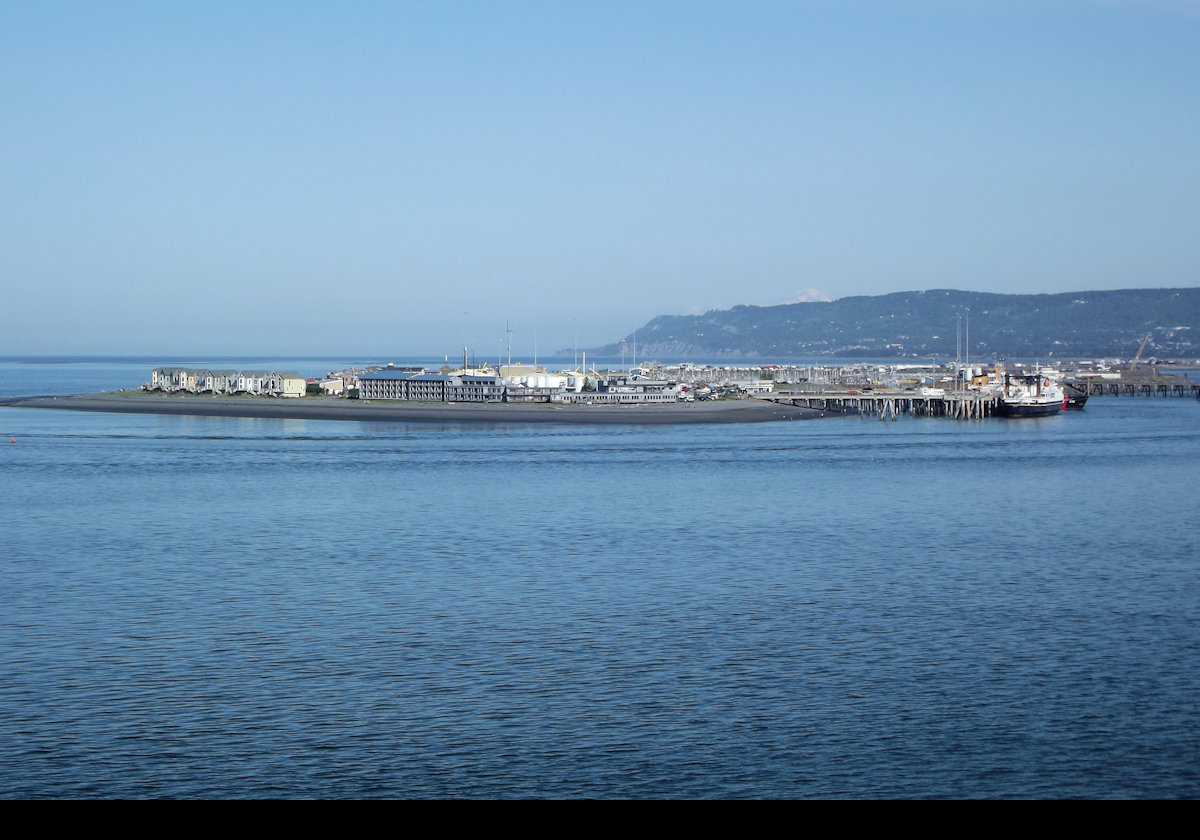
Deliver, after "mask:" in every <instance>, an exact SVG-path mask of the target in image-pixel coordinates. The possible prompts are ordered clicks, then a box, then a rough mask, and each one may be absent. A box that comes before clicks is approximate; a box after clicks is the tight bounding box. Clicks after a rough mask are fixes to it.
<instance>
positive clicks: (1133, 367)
mask: <svg viewBox="0 0 1200 840" xmlns="http://www.w3.org/2000/svg"><path fill="white" fill-rule="evenodd" d="M1149 340H1150V333H1146V337H1145V338H1143V339H1142V345H1141V346H1140V347H1138V351H1137V355H1136V356H1134V357H1133V361H1132V362H1130V363H1129V372H1130V373H1133V372H1135V371H1136V370H1137V369H1138V366H1137V365H1138V359H1140V358H1142V352H1143V351H1144V350H1145V349H1146V342H1148V341H1149Z"/></svg>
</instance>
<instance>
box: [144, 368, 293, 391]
mask: <svg viewBox="0 0 1200 840" xmlns="http://www.w3.org/2000/svg"><path fill="white" fill-rule="evenodd" d="M307 386H308V383H307V381H306V380H305V379H304V377H303V376H301V375H300V374H298V373H294V372H292V371H287V372H285V373H279V372H276V371H267V370H207V369H203V368H200V369H197V368H169V367H162V368H155V369H154V370H153V371H152V372H151V374H150V382H149V383H148V384H146V385H143V386H142V387H143V388H144V389H145V390H147V391H166V392H168V393H185V394H252V395H254V396H262V397H303V396H304V394H305V391H306V389H307Z"/></svg>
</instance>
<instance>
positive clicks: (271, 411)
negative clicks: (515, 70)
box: [2, 391, 825, 425]
mask: <svg viewBox="0 0 1200 840" xmlns="http://www.w3.org/2000/svg"><path fill="white" fill-rule="evenodd" d="M2 404H3V405H8V406H15V407H20V408H51V409H65V410H68V411H102V412H112V413H118V414H186V415H199V416H204V417H261V418H278V419H288V420H351V421H358V422H387V423H480V422H483V423H591V424H602V425H605V424H633V425H690V424H697V423H766V422H773V421H779V420H808V419H812V418H816V417H823V416H825V413H824V412H822V411H819V410H816V409H809V408H802V407H799V406H791V405H780V404H778V403H774V402H771V401H769V400H761V399H752V398H751V399H742V400H713V401H703V402H694V403H677V404H666V405H663V404H658V405H570V404H563V403H422V402H400V401H389V400H347V399H340V398H336V397H302V398H299V399H286V398H282V397H210V396H198V395H191V394H189V395H174V394H172V395H167V394H147V393H144V392H140V391H125V392H114V393H103V394H77V395H72V396H58V397H53V396H41V397H24V398H8V399H5V400H3V401H2Z"/></svg>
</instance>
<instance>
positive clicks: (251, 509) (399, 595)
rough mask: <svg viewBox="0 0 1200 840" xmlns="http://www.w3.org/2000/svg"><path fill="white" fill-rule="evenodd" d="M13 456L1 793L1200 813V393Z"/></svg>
mask: <svg viewBox="0 0 1200 840" xmlns="http://www.w3.org/2000/svg"><path fill="white" fill-rule="evenodd" d="M348 361H352V360H348ZM335 363H336V360H334V361H331V362H330V363H328V364H327V363H325V362H324V361H321V362H318V363H317V364H316V365H315V367H314V366H312V365H309V367H311V368H313V369H312V371H311V372H313V373H320V372H323V371H324V370H325V369H327V368H328V367H331V366H334V364H335ZM23 364H24V365H25V367H21V365H23ZM154 364H156V362H154V361H151V362H150V363H149V365H147V364H146V363H144V362H142V361H136V360H134V361H129V360H94V361H87V362H84V361H77V362H72V363H67V362H61V361H60V362H57V363H46V365H48V367H47V368H46V370H47V372H48V375H50V376H52V377H61V378H62V379H63V380H64V381H66V382H68V383H69V382H77V383H78V384H79V387H64V388H62V389H59V390H57V392H60V393H67V392H71V391H86V390H95V389H96V388H97V387H105V386H104V385H99V386H96V385H93V384H91V383H97V382H99V383H110V384H108V385H107V387H119V386H121V385H136V384H137V383H139V382H141V381H143V380H144V379H145V378H146V377H147V376H148V370H149V367H152V366H154ZM71 365H78V366H79V369H78V370H76V371H75V372H74V373H75V374H77V375H75V378H74V379H72V376H73V374H72V371H71V370H64V368H70V367H71ZM226 366H232V365H226ZM280 366H281V367H282V366H283V365H280ZM27 367H29V365H27V364H25V363H23V362H16V361H12V360H9V361H0V393H9V394H11V393H18V392H20V391H19V390H18V389H19V388H22V387H25V386H24V385H20V384H17V385H13V386H12V388H13V390H5V389H4V387H3V383H5V382H10V383H12V382H17V383H20V382H22V381H24V380H22V377H23V376H24V373H23V372H22V371H24V370H25V368H27ZM287 367H288V368H289V369H300V370H301V371H302V372H308V368H306V367H303V366H302V365H301V364H300V363H299V361H297V360H293V363H292V364H289V365H287ZM51 368H53V370H51ZM130 371H137V373H136V374H135V375H134V376H133V377H132V379H131V378H130V376H129V375H128V374H129V372H130ZM122 377H123V378H122ZM44 379H45V376H43V380H44ZM43 392H54V391H46V390H39V389H36V388H35V389H33V390H30V391H26V393H43ZM0 435H2V437H0V440H3V442H4V444H3V448H2V450H0V451H2V452H3V455H2V457H0V506H2V509H3V511H4V520H3V521H4V526H3V531H2V532H0V796H3V797H7V798H16V797H276V796H278V797H1195V796H1198V795H1200V667H1198V666H1200V550H1198V545H1197V538H1196V535H1195V523H1196V521H1197V502H1196V499H1197V498H1200V492H1198V491H1200V487H1198V486H1197V484H1198V481H1197V478H1196V466H1197V464H1200V405H1198V404H1197V403H1196V402H1194V401H1191V400H1182V399H1128V398H1124V397H1122V398H1107V399H1099V398H1097V399H1093V400H1092V402H1091V404H1090V405H1089V406H1088V408H1087V410H1086V411H1085V412H1083V413H1073V414H1069V415H1063V416H1060V417H1054V418H1044V419H1034V420H1024V421H1004V420H989V421H984V422H973V423H957V422H954V421H948V420H941V419H911V418H902V419H900V420H899V421H897V422H879V421H878V420H875V419H858V418H847V419H827V420H820V421H812V422H796V423H780V424H755V425H744V426H736V427H725V426H722V427H711V428H704V427H696V426H690V427H680V428H663V427H646V428H642V427H621V428H610V427H596V428H587V427H578V426H571V427H566V426H551V425H547V426H539V427H533V428H531V427H529V426H504V425H494V426H493V425H488V426H476V425H461V426H456V425H381V424H379V425H377V424H359V423H334V422H314V421H294V420H287V421H274V420H240V419H221V418H187V417H154V416H136V415H103V414H84V413H73V412H63V411H44V410H31V409H18V408H7V407H0ZM13 439H15V441H16V442H15V443H13V442H11V441H12V440H13Z"/></svg>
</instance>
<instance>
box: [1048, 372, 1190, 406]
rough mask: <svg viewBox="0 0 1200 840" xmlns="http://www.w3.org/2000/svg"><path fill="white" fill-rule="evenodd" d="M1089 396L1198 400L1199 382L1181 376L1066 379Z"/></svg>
mask: <svg viewBox="0 0 1200 840" xmlns="http://www.w3.org/2000/svg"><path fill="white" fill-rule="evenodd" d="M1067 383H1068V384H1070V385H1073V386H1074V387H1076V388H1078V389H1079V390H1081V391H1084V392H1085V393H1087V394H1088V395H1089V396H1098V397H1099V396H1107V397H1121V396H1126V397H1191V398H1193V399H1197V400H1200V382H1193V381H1192V380H1190V379H1187V378H1185V377H1182V376H1132V377H1129V378H1122V379H1099V378H1096V377H1090V376H1089V377H1081V378H1080V379H1068V380H1067Z"/></svg>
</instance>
